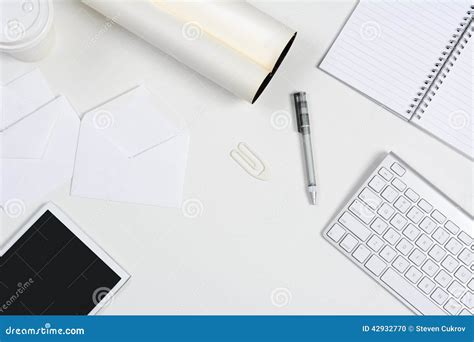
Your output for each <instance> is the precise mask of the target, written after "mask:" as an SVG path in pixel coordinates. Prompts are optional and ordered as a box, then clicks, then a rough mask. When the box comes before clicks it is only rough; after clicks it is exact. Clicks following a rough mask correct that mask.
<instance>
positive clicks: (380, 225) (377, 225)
mask: <svg viewBox="0 0 474 342" xmlns="http://www.w3.org/2000/svg"><path fill="white" fill-rule="evenodd" d="M387 227H388V224H387V223H385V222H384V221H382V220H381V219H380V218H378V217H377V218H376V219H375V220H374V222H372V224H371V225H370V228H372V229H373V230H374V231H375V232H377V234H379V235H382V233H383V232H384V231H385V229H387Z"/></svg>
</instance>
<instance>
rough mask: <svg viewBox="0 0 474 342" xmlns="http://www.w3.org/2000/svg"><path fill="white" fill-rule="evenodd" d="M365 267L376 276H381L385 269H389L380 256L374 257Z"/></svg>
mask: <svg viewBox="0 0 474 342" xmlns="http://www.w3.org/2000/svg"><path fill="white" fill-rule="evenodd" d="M365 267H366V268H367V269H368V270H369V271H370V272H372V273H373V274H375V275H376V276H379V275H380V274H381V273H382V271H383V270H384V269H385V267H387V264H386V263H384V262H383V261H382V259H380V258H379V257H378V256H376V255H372V256H371V257H370V259H369V260H368V261H367V262H366V263H365Z"/></svg>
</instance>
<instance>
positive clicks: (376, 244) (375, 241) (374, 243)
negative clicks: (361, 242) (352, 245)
mask: <svg viewBox="0 0 474 342" xmlns="http://www.w3.org/2000/svg"><path fill="white" fill-rule="evenodd" d="M383 245H384V242H383V241H382V240H381V239H380V238H379V237H378V236H376V235H372V237H371V238H370V239H369V241H367V246H369V247H370V248H371V249H372V250H374V251H375V252H378V251H379V250H380V248H382V246H383Z"/></svg>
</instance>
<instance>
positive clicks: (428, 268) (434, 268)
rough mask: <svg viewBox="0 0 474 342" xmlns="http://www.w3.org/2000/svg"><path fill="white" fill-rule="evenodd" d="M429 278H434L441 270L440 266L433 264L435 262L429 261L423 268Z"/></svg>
mask: <svg viewBox="0 0 474 342" xmlns="http://www.w3.org/2000/svg"><path fill="white" fill-rule="evenodd" d="M421 269H422V270H423V272H425V273H426V274H427V275H428V276H430V277H433V276H434V275H435V274H436V272H438V270H439V266H438V265H437V264H435V263H434V262H433V260H431V259H428V260H427V261H426V262H425V264H424V265H423V267H422V268H421Z"/></svg>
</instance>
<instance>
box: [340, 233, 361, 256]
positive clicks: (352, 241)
mask: <svg viewBox="0 0 474 342" xmlns="http://www.w3.org/2000/svg"><path fill="white" fill-rule="evenodd" d="M357 243H358V241H357V239H356V238H355V237H353V236H352V235H350V234H347V235H346V237H345V238H344V239H343V240H342V241H341V243H340V245H341V247H342V248H343V249H344V250H346V251H347V252H349V253H350V252H352V250H353V249H354V248H355V246H357Z"/></svg>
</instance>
